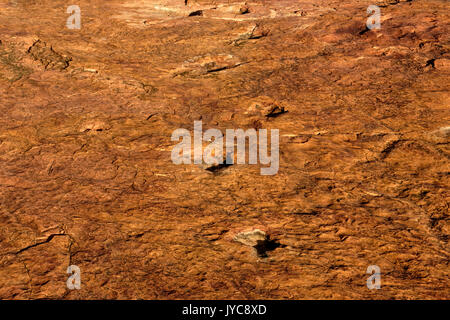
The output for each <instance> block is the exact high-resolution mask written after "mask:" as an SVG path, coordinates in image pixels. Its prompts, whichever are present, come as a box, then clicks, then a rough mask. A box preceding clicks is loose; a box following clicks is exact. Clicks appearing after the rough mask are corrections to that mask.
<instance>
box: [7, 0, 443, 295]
mask: <svg viewBox="0 0 450 320" xmlns="http://www.w3.org/2000/svg"><path fill="white" fill-rule="evenodd" d="M73 2H76V3H72V1H71V2H67V1H61V0H51V1H50V0H43V1H25V0H15V1H12V0H0V40H1V44H0V298H2V299H36V298H49V299H60V298H64V299H80V298H82V299H142V298H144V299H180V298H187V299H263V298H264V299H306V298H308V299H393V298H394V299H419V298H420V299H430V298H437V299H449V298H450V289H449V287H450V286H449V284H450V282H449V273H450V272H449V271H450V270H449V254H450V250H449V234H450V225H449V199H450V194H449V185H450V184H449V172H450V170H449V169H450V166H449V164H450V162H449V154H450V146H449V139H450V129H449V126H450V93H449V89H450V87H449V83H450V82H449V80H450V52H449V49H450V32H449V31H450V30H449V29H450V28H449V26H450V14H449V2H448V1H446V0H411V1H398V0H396V1H395V0H387V1H378V2H377V1H376V0H373V1H372V0H370V1H366V0H348V1H340V0H329V1H325V0H314V1H308V0H304V1H303V0H299V1H294V0H279V1H276V0H273V1H272V0H265V1H247V2H246V3H245V2H237V1H225V0H217V1H209V0H197V1H194V0H189V1H187V5H185V4H184V2H183V1H181V0H145V1H144V0H130V1H128V0H127V1H118V0H108V1H87V0H77V1H73ZM72 4H77V5H79V6H80V8H81V19H82V20H81V29H79V30H71V29H68V28H66V26H65V24H66V20H67V18H68V16H69V14H67V13H66V8H67V7H68V6H69V5H72ZM372 4H376V5H379V6H380V8H381V29H380V30H370V31H369V30H367V29H366V20H367V18H368V16H369V15H368V14H367V12H366V10H367V7H368V6H369V5H372ZM273 107H279V108H281V107H283V108H285V111H287V112H284V113H283V112H280V113H279V114H277V116H273V117H267V116H266V115H267V112H270V109H271V108H273ZM255 110H256V111H255ZM258 110H259V111H258ZM280 110H281V109H280ZM200 119H201V120H202V122H203V126H204V128H218V129H220V130H225V129H227V128H243V129H248V128H267V129H279V130H280V168H279V171H278V174H276V175H273V176H261V175H260V170H259V169H260V167H261V166H260V165H232V166H228V167H224V168H222V169H221V170H217V171H215V172H211V171H208V170H205V167H204V166H201V165H195V164H192V165H175V164H173V163H172V161H171V148H172V147H173V145H174V142H172V141H171V139H170V138H171V134H172V132H173V131H174V130H175V129H177V128H186V129H188V130H192V128H193V123H194V121H195V120H200ZM241 232H244V233H241ZM236 235H238V236H236ZM258 243H259V244H262V246H261V245H260V246H259V247H258V245H257V244H258ZM254 247H257V248H256V249H257V250H256V249H255V248H254ZM69 265H77V266H79V267H80V269H81V286H82V287H81V289H80V290H72V291H71V290H68V289H67V287H66V280H67V278H68V275H67V274H66V269H67V267H68V266H69ZM369 265H378V266H379V267H380V269H381V275H382V287H381V289H380V290H369V289H368V288H367V287H366V279H367V277H368V276H369V275H367V274H366V269H367V267H368V266H369Z"/></svg>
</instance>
